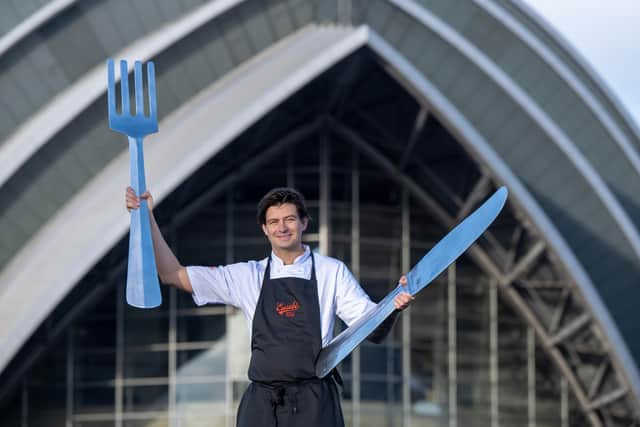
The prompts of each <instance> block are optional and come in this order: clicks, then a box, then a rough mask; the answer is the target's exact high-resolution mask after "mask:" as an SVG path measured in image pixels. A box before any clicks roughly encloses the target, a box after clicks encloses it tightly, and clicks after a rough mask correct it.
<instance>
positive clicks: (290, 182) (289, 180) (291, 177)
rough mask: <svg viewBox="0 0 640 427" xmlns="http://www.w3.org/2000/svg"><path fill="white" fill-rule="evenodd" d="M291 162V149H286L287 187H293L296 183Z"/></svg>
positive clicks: (292, 160) (292, 161) (292, 158)
mask: <svg viewBox="0 0 640 427" xmlns="http://www.w3.org/2000/svg"><path fill="white" fill-rule="evenodd" d="M293 163H294V157H293V150H287V187H295V185H296V179H295V174H294V168H293Z"/></svg>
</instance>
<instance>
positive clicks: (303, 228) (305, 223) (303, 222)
mask: <svg viewBox="0 0 640 427" xmlns="http://www.w3.org/2000/svg"><path fill="white" fill-rule="evenodd" d="M307 225H309V217H308V216H305V217H304V218H302V231H306V230H307Z"/></svg>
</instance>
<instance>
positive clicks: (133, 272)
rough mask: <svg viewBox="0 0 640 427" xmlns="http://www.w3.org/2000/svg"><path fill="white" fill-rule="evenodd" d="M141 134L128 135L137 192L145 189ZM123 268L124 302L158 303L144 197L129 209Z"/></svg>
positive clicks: (140, 304)
mask: <svg viewBox="0 0 640 427" xmlns="http://www.w3.org/2000/svg"><path fill="white" fill-rule="evenodd" d="M142 140H143V138H132V137H129V154H130V158H131V187H132V188H133V190H134V191H135V192H136V194H137V195H140V194H142V193H144V192H145V191H146V183H145V177H144V153H143V150H142ZM128 261H129V262H128V269H127V303H128V304H129V305H132V306H134V307H139V308H153V307H157V306H159V305H160V304H161V303H162V296H161V294H160V283H159V282H158V273H157V268H156V259H155V255H154V253H153V242H152V238H151V225H150V223H149V208H148V206H147V201H146V200H141V201H140V208H139V209H133V210H131V230H130V232H129V260H128Z"/></svg>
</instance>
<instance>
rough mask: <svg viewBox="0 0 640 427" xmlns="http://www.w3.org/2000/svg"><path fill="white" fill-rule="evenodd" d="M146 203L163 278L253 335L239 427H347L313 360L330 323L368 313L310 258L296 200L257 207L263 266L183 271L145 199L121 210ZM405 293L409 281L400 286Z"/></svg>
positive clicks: (401, 304)
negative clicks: (230, 309) (228, 311)
mask: <svg viewBox="0 0 640 427" xmlns="http://www.w3.org/2000/svg"><path fill="white" fill-rule="evenodd" d="M140 199H145V200H146V201H147V203H148V205H149V212H150V213H149V216H150V220H151V227H152V236H153V245H154V250H155V256H156V264H157V267H158V274H159V276H160V280H161V281H162V282H163V283H165V284H168V285H172V286H175V287H177V288H179V289H182V290H184V291H186V292H189V293H191V294H192V295H193V299H194V301H195V303H196V304H197V305H204V304H209V303H216V304H228V305H232V306H234V307H237V308H239V309H240V310H241V311H242V313H243V314H244V316H245V318H246V320H247V324H248V327H249V330H250V333H251V360H250V363H249V372H248V375H249V379H250V380H251V383H250V384H249V387H248V388H247V390H246V391H245V393H244V396H243V397H242V400H241V402H240V406H239V408H238V418H237V425H238V426H239V427H256V426H303V425H304V426H305V427H315V426H318V427H319V426H332V427H333V426H337V427H341V426H344V420H343V416H342V410H341V406H340V397H339V393H338V389H337V386H336V383H340V379H339V375H338V374H337V371H335V370H334V371H333V372H332V373H331V374H329V375H328V376H327V377H325V378H318V377H316V375H315V367H314V366H315V361H316V358H317V357H318V354H319V352H320V350H321V348H322V347H323V346H326V345H327V344H328V343H329V341H331V339H332V338H333V327H334V321H335V316H336V315H337V316H338V317H340V318H341V319H342V320H343V321H344V322H345V323H346V324H347V325H350V324H352V323H353V322H354V321H355V320H356V319H358V318H359V317H360V316H361V315H363V314H364V313H365V312H367V311H368V310H370V309H372V308H373V307H374V306H375V303H373V302H372V301H371V299H370V298H369V297H368V296H367V294H366V293H365V292H364V291H363V289H362V288H361V287H360V285H359V284H358V282H357V281H356V280H355V278H354V277H353V275H352V274H351V272H350V271H349V269H348V268H347V267H346V266H345V264H344V263H343V262H342V261H339V260H337V259H335V258H331V257H327V256H324V255H320V254H317V253H313V252H311V251H310V249H309V247H308V246H307V245H304V244H302V234H303V233H304V231H305V230H306V229H307V226H308V225H309V221H310V217H309V214H308V212H307V208H306V206H305V203H304V198H303V196H302V195H301V194H300V193H299V192H298V191H296V190H294V189H292V188H275V189H273V190H271V191H269V192H268V193H267V194H266V195H265V196H264V197H263V198H262V200H260V202H259V204H258V209H257V211H258V212H257V220H258V224H259V225H260V227H261V228H262V231H263V233H264V234H265V236H266V237H267V239H268V240H269V243H270V244H271V253H270V254H269V256H268V257H266V258H264V259H262V260H260V261H248V262H241V263H237V264H230V265H226V266H217V267H206V266H189V267H184V266H182V265H181V264H180V263H179V262H178V260H177V259H176V257H175V255H174V254H173V252H172V251H171V249H170V248H169V246H168V245H167V243H166V241H165V240H164V238H163V236H162V234H161V233H160V229H159V227H158V225H157V223H156V221H155V218H154V216H153V199H152V197H151V194H150V193H149V192H145V193H144V194H142V195H141V196H140V198H138V197H137V196H136V194H135V192H134V191H133V189H132V188H131V187H129V188H127V191H126V206H127V209H128V210H131V209H136V208H138V207H139V204H140ZM400 283H402V284H403V285H405V286H406V278H404V277H402V278H400ZM412 300H413V297H412V296H411V295H410V294H408V293H404V292H403V293H400V294H399V295H398V296H397V297H396V299H395V301H394V303H395V307H396V311H395V312H394V314H392V315H391V316H390V317H389V318H388V319H387V320H386V321H385V322H384V323H383V324H382V325H381V326H380V327H378V329H377V330H376V331H374V333H373V334H372V336H370V337H369V339H370V340H372V341H374V342H379V341H381V340H382V339H383V338H384V337H385V336H386V335H387V333H388V332H389V330H390V329H391V326H392V325H393V322H394V320H395V318H396V316H397V313H399V312H400V311H401V310H404V309H405V308H406V307H407V306H408V305H409V304H410V302H411V301H412Z"/></svg>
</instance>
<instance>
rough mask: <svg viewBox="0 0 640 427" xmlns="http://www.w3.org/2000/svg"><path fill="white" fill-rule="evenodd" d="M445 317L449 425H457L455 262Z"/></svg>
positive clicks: (448, 288)
mask: <svg viewBox="0 0 640 427" xmlns="http://www.w3.org/2000/svg"><path fill="white" fill-rule="evenodd" d="M447 278H448V286H447V294H448V295H447V296H448V298H447V300H448V304H447V315H448V316H447V318H448V322H447V324H448V329H449V334H448V347H449V351H448V359H449V427H457V426H458V384H457V381H458V378H457V347H456V263H455V262H454V263H453V264H451V265H450V266H449V269H448V275H447Z"/></svg>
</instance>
